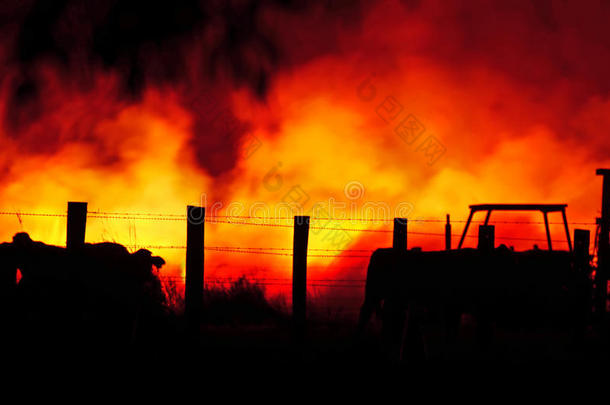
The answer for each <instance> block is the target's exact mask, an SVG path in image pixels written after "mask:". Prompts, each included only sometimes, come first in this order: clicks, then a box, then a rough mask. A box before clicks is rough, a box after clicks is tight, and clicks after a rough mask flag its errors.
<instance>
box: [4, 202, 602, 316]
mask: <svg viewBox="0 0 610 405" xmlns="http://www.w3.org/2000/svg"><path fill="white" fill-rule="evenodd" d="M77 204H84V203H77ZM68 211H69V210H68ZM68 211H66V212H38V211H21V210H16V209H13V210H0V216H5V217H7V216H14V217H16V218H17V219H18V220H19V222H20V223H22V218H23V217H35V218H66V219H67V220H68V222H70V220H69V217H70V216H69V213H68ZM84 215H85V217H86V218H91V219H102V220H108V221H149V222H182V223H185V222H187V220H188V217H187V215H184V214H172V213H152V212H112V211H103V210H87V209H86V204H85V212H84ZM306 218H308V221H311V223H312V225H311V226H309V222H308V229H311V230H313V231H337V232H347V233H349V232H362V233H371V234H394V237H396V232H397V228H396V222H395V221H396V220H397V219H396V218H359V217H345V218H342V217H338V218H333V217H306ZM448 218H449V217H447V219H446V220H445V219H438V218H414V219H408V222H409V223H415V224H420V225H423V226H426V227H429V226H436V225H437V224H442V223H445V224H447V225H449V222H448ZM295 220H296V217H293V216H274V217H272V216H243V215H210V216H205V218H204V220H203V223H204V224H206V225H222V226H224V225H227V226H240V227H241V226H243V227H246V226H247V227H259V228H281V229H290V228H294V229H295V235H296V230H297V226H296V221H295ZM287 221H295V223H294V224H291V223H288V222H287ZM451 222H452V223H467V222H468V221H467V220H451ZM343 223H345V224H346V225H345V226H343V225H341V224H343ZM470 223H473V224H476V223H480V224H486V225H487V224H488V222H487V220H486V221H476V220H472V221H470ZM391 224H394V229H387V225H391ZM489 224H509V225H543V224H545V222H542V221H523V220H521V221H519V220H516V221H506V220H495V221H493V220H492V221H489ZM569 224H570V225H571V226H573V227H574V226H587V227H595V226H596V222H588V221H575V222H570V223H569ZM549 225H564V223H563V222H549ZM84 226H85V225H84V222H83V224H82V227H83V229H82V235H81V237H82V242H83V243H84ZM202 226H203V224H202ZM450 230H451V228H450V227H449V228H446V229H445V232H434V231H430V230H428V229H425V230H411V229H406V224H405V228H404V232H405V235H404V237H405V238H406V235H415V236H424V237H438V238H449V240H451V238H454V237H457V238H459V237H460V236H461V235H460V234H455V233H451V232H450ZM465 236H466V237H467V238H478V236H477V235H465ZM495 239H497V240H500V241H507V242H509V241H522V242H523V241H524V242H547V239H544V238H535V237H517V236H501V235H498V236H495ZM551 241H552V242H553V243H566V241H564V240H551ZM394 243H396V239H395V242H394ZM403 243H404V245H405V247H406V241H405V240H403ZM187 245H188V244H187ZM187 245H177V244H125V245H124V246H125V247H126V248H128V249H134V250H137V249H149V250H180V251H182V250H184V251H185V252H186V251H187V250H188V246H187ZM198 249H202V250H204V251H208V252H214V253H222V254H224V255H264V256H272V257H278V256H279V257H291V258H293V259H295V252H296V250H295V247H283V246H227V245H218V246H214V245H212V246H207V245H204V246H201V247H198ZM374 251H375V249H364V248H347V247H341V248H312V247H308V248H307V249H306V251H305V256H306V257H307V258H316V259H321V260H322V259H330V260H335V259H340V260H341V261H343V260H348V261H349V260H354V263H355V265H351V266H342V267H343V268H342V270H344V271H343V273H344V274H347V273H345V270H350V271H351V272H352V274H354V276H355V277H354V278H351V277H348V278H346V277H345V276H344V277H342V278H338V277H336V278H333V277H313V278H309V279H307V280H304V285H302V286H301V287H302V288H303V289H304V290H305V291H306V292H307V291H309V289H314V290H315V289H333V290H334V291H337V290H343V291H353V290H355V289H357V290H360V291H362V290H363V289H364V287H365V284H366V280H365V279H363V276H364V272H365V270H366V261H367V259H368V258H370V256H371V255H372V253H373V252H374ZM322 261H324V260H322ZM335 264H336V262H335V263H332V264H329V265H327V266H326V267H336V268H337V269H339V268H340V266H338V265H337V266H335ZM187 266H188V265H187ZM269 266H270V264H265V265H264V266H262V267H269ZM293 266H294V263H293ZM282 267H285V268H286V269H287V270H288V269H289V266H288V265H287V266H282ZM321 267H324V266H321ZM236 269H237V267H232V268H231V270H233V271H234V270H236ZM356 271H357V275H356ZM202 273H203V269H202ZM256 273H257V275H251V276H244V275H240V276H239V277H218V276H207V275H206V276H205V277H203V278H202V280H201V281H202V286H206V287H207V288H210V287H212V288H213V287H219V288H230V286H231V285H234V283H236V282H238V281H239V280H242V279H245V280H247V282H248V283H249V284H250V285H255V286H260V287H263V288H275V289H281V288H285V289H292V290H293V294H294V289H295V278H294V277H295V276H294V268H293V278H288V277H264V276H263V277H261V276H260V271H257V272H256ZM336 274H340V272H337V273H336ZM159 276H160V279H161V281H162V283H164V284H172V285H173V286H174V287H175V286H179V288H180V289H182V286H184V290H185V291H186V287H187V277H188V276H185V275H161V274H160V275H159ZM202 276H203V275H202ZM293 297H294V296H293ZM293 305H294V304H293ZM293 310H294V307H293Z"/></svg>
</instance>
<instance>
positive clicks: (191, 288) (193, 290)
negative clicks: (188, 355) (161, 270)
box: [184, 205, 205, 343]
mask: <svg viewBox="0 0 610 405" xmlns="http://www.w3.org/2000/svg"><path fill="white" fill-rule="evenodd" d="M186 213H187V218H186V280H185V286H184V315H185V317H186V328H187V334H188V335H189V337H190V338H191V339H193V341H194V342H197V343H198V341H199V331H200V326H201V314H202V310H203V247H204V224H205V208H204V207H194V206H190V205H189V206H187V207H186Z"/></svg>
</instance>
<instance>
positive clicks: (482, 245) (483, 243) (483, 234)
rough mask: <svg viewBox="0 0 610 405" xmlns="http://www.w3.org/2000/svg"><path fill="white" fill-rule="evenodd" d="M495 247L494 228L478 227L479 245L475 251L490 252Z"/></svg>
mask: <svg viewBox="0 0 610 405" xmlns="http://www.w3.org/2000/svg"><path fill="white" fill-rule="evenodd" d="M494 247H495V227H494V226H493V225H479V244H478V246H477V249H479V250H482V251H486V252H489V251H492V250H493V249H494Z"/></svg>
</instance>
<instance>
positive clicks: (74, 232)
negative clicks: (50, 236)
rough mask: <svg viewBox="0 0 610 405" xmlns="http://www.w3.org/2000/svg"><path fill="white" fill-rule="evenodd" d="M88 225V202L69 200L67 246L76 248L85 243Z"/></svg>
mask: <svg viewBox="0 0 610 405" xmlns="http://www.w3.org/2000/svg"><path fill="white" fill-rule="evenodd" d="M86 227H87V203H86V202H73V201H69V202H68V226H67V232H66V248H67V249H75V248H79V247H82V246H83V245H84V244H85V229H86Z"/></svg>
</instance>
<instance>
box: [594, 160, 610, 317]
mask: <svg viewBox="0 0 610 405" xmlns="http://www.w3.org/2000/svg"><path fill="white" fill-rule="evenodd" d="M596 174H597V175H598V176H603V183H602V212H601V214H602V215H601V217H600V218H598V219H597V224H598V225H599V236H598V238H597V270H596V272H595V290H596V305H595V306H596V311H597V313H598V314H605V313H606V305H607V299H608V293H607V292H608V279H610V169H597V171H596Z"/></svg>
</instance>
